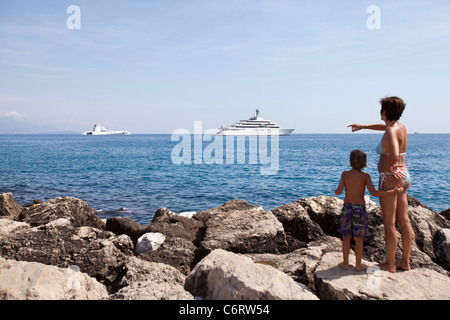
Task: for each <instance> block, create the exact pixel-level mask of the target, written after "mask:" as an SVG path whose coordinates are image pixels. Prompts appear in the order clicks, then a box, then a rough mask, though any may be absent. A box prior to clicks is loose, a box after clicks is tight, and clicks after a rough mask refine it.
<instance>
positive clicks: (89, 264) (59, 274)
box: [0, 193, 450, 300]
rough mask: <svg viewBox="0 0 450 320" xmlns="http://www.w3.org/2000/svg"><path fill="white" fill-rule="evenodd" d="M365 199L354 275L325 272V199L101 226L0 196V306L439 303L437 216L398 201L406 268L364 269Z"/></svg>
mask: <svg viewBox="0 0 450 320" xmlns="http://www.w3.org/2000/svg"><path fill="white" fill-rule="evenodd" d="M366 203H367V208H368V213H369V225H370V227H369V231H370V233H371V236H370V237H369V238H367V239H365V243H364V256H363V259H364V260H365V262H366V263H367V264H369V265H371V267H370V268H369V269H368V271H365V272H356V271H355V270H354V268H352V267H351V268H350V270H348V271H344V270H342V269H341V268H339V267H338V265H337V264H338V262H339V261H341V260H340V259H341V257H342V255H341V239H340V235H339V233H338V231H337V230H338V226H339V214H340V211H341V208H342V200H340V199H338V198H335V197H330V196H317V197H311V198H305V199H300V200H298V201H295V202H293V203H289V204H285V205H282V206H280V207H278V208H276V209H274V210H271V211H266V210H264V209H263V208H262V207H261V206H255V205H252V204H249V203H248V202H246V201H245V200H239V199H237V200H232V201H229V202H227V203H225V204H223V205H222V206H219V207H216V208H212V209H208V210H205V211H201V212H198V213H195V214H193V215H192V217H185V216H181V215H177V214H174V213H173V212H171V211H170V210H169V209H167V208H160V209H158V210H157V211H156V213H155V215H154V218H153V220H152V222H151V223H150V224H149V225H147V226H144V225H141V224H139V223H137V222H135V221H133V220H132V219H131V218H129V217H113V218H109V219H107V220H106V221H103V220H101V219H100V218H99V217H98V216H97V215H96V214H95V211H94V210H93V209H92V208H90V207H89V206H88V205H87V204H86V203H85V202H83V201H82V200H80V199H77V198H73V197H66V198H56V199H51V200H48V201H46V202H44V203H40V201H35V203H33V204H32V205H28V206H24V207H22V206H21V205H20V204H18V203H16V202H15V201H14V199H13V195H12V194H11V193H3V194H0V248H1V251H0V299H6V300H22V299H36V300H39V299H46V300H47V299H56V300H72V299H82V300H105V299H106V300H109V299H110V300H148V299H150V300H193V299H206V300H226V299H236V300H318V299H320V300H328V299H338V300H341V299H363V300H366V299H378V300H385V299H388V300H396V299H429V300H434V299H446V300H447V299H450V277H449V275H450V221H449V214H448V211H449V210H446V211H444V212H442V213H436V212H434V211H432V210H430V209H428V208H427V207H426V206H425V205H423V204H422V203H420V201H419V200H417V199H414V198H412V197H409V216H410V220H411V224H412V226H413V230H414V241H413V248H412V252H411V266H412V270H410V271H406V272H396V273H394V274H392V273H389V272H385V271H380V270H379V269H377V267H376V264H377V263H378V262H381V261H383V258H384V255H385V251H384V231H383V224H382V216H381V211H380V208H379V207H378V206H377V205H376V204H375V203H374V202H372V201H370V199H367V201H366ZM399 239H400V237H399ZM399 249H401V241H399ZM400 252H401V251H400V250H397V253H398V255H400ZM352 258H353V259H354V256H352Z"/></svg>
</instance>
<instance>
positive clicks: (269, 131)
mask: <svg viewBox="0 0 450 320" xmlns="http://www.w3.org/2000/svg"><path fill="white" fill-rule="evenodd" d="M292 131H294V129H284V128H280V126H279V125H277V124H275V123H272V122H271V121H270V120H265V119H263V118H261V117H260V116H259V109H256V114H255V115H253V116H252V117H250V119H248V120H240V121H239V122H235V123H234V124H232V125H229V126H226V127H223V126H222V127H221V128H220V130H219V131H217V133H216V135H218V136H250V135H280V136H287V135H290V134H291V132H292Z"/></svg>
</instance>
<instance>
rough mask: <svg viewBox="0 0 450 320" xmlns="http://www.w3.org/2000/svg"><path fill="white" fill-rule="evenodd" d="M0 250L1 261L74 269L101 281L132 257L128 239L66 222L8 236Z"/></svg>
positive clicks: (63, 220)
mask: <svg viewBox="0 0 450 320" xmlns="http://www.w3.org/2000/svg"><path fill="white" fill-rule="evenodd" d="M0 247H1V255H2V256H3V257H5V258H8V259H14V260H19V261H34V262H40V263H43V264H49V265H57V266H59V267H68V266H69V265H76V266H78V267H79V268H80V270H81V271H82V272H85V273H87V274H88V275H89V276H92V277H96V278H97V279H98V280H102V281H105V280H107V277H108V274H109V272H110V271H111V270H113V269H114V268H115V267H117V266H118V265H120V263H122V262H123V261H124V260H125V259H126V257H127V256H128V255H133V252H132V250H133V244H132V242H131V239H130V238H129V237H128V236H126V235H120V236H116V235H115V234H114V233H112V232H109V231H104V230H100V229H97V228H93V227H86V226H84V227H78V228H76V227H73V225H72V223H71V222H70V221H69V220H67V219H58V220H54V221H51V222H50V223H48V224H46V225H40V226H37V227H33V228H29V229H24V230H23V232H20V231H18V232H14V233H10V234H9V235H8V236H6V237H3V238H1V239H0Z"/></svg>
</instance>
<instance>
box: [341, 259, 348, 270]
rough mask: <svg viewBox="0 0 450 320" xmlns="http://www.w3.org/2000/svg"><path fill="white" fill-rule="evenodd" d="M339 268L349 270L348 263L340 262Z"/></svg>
mask: <svg viewBox="0 0 450 320" xmlns="http://www.w3.org/2000/svg"><path fill="white" fill-rule="evenodd" d="M339 267H341V268H342V269H344V270H348V262H345V261H342V262H340V263H339Z"/></svg>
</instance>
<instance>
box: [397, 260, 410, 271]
mask: <svg viewBox="0 0 450 320" xmlns="http://www.w3.org/2000/svg"><path fill="white" fill-rule="evenodd" d="M396 268H397V270H398V269H402V270H404V271H408V270H411V267H410V266H409V261H408V262H404V261H402V260H400V261H399V262H398V263H397V266H396Z"/></svg>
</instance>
